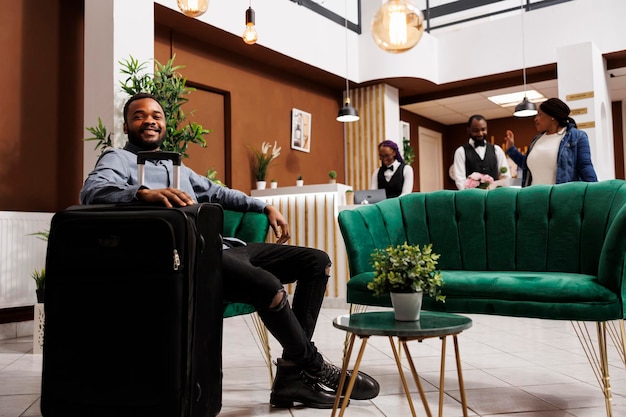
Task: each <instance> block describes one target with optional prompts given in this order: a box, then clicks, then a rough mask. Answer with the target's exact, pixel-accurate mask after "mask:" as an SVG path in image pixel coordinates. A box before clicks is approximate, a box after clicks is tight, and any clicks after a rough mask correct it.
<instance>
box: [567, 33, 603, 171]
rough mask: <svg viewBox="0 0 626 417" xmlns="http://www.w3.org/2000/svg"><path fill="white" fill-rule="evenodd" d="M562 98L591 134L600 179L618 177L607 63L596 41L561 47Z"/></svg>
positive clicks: (578, 122)
mask: <svg viewBox="0 0 626 417" xmlns="http://www.w3.org/2000/svg"><path fill="white" fill-rule="evenodd" d="M557 68H558V74H557V76H558V87H559V98H560V99H561V100H563V101H564V102H565V103H567V105H568V106H569V107H570V109H571V110H572V114H571V117H572V118H574V120H576V123H577V124H578V127H579V128H580V129H582V130H584V131H585V132H586V133H587V135H588V136H589V143H590V147H591V159H592V161H593V166H594V168H595V170H596V173H597V175H598V180H600V181H602V180H607V179H611V178H615V162H614V161H615V158H614V149H613V118H612V115H611V100H610V97H609V91H608V85H607V83H608V82H607V73H606V62H605V61H604V58H603V57H602V53H601V52H600V50H599V49H598V47H596V45H595V44H593V43H592V42H584V43H580V44H576V45H570V46H564V47H561V48H558V49H557Z"/></svg>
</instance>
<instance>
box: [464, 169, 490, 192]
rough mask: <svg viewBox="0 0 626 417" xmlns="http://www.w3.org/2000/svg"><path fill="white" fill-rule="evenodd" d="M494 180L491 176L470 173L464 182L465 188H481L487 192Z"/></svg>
mask: <svg viewBox="0 0 626 417" xmlns="http://www.w3.org/2000/svg"><path fill="white" fill-rule="evenodd" d="M493 182H494V179H493V177H492V176H491V175H487V174H481V173H480V172H472V173H471V174H470V176H469V177H467V180H465V188H482V189H483V190H488V189H489V187H490V186H491V184H493Z"/></svg>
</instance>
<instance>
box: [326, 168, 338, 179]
mask: <svg viewBox="0 0 626 417" xmlns="http://www.w3.org/2000/svg"><path fill="white" fill-rule="evenodd" d="M328 178H330V179H331V180H334V179H335V178H337V171H334V170H330V171H328Z"/></svg>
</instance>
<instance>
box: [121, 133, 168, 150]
mask: <svg viewBox="0 0 626 417" xmlns="http://www.w3.org/2000/svg"><path fill="white" fill-rule="evenodd" d="M144 130H146V129H144V128H141V129H139V132H138V133H135V132H134V131H129V132H128V141H129V142H130V143H132V144H133V145H135V146H138V147H140V148H141V149H142V150H144V151H153V150H155V149H158V148H160V147H161V145H162V144H163V142H164V141H165V134H162V132H159V140H157V141H156V142H146V141H144V140H143V139H142V137H141V134H142V133H143V132H144Z"/></svg>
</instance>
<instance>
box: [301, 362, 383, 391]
mask: <svg viewBox="0 0 626 417" xmlns="http://www.w3.org/2000/svg"><path fill="white" fill-rule="evenodd" d="M304 374H305V376H306V377H307V378H308V379H309V383H315V382H317V383H318V384H319V385H322V386H324V387H326V388H328V389H330V390H331V391H333V392H337V389H338V388H339V378H340V377H341V369H340V368H338V367H337V366H335V365H333V364H331V363H328V362H326V361H325V362H324V364H323V365H322V367H321V369H319V370H315V371H311V370H307V371H304ZM351 375H352V371H348V373H347V374H346V381H345V382H344V385H343V393H345V392H346V388H347V387H348V381H350V376H351ZM379 392H380V385H378V382H377V381H376V380H375V379H374V378H372V377H371V376H369V375H368V374H366V373H364V372H359V373H358V375H357V377H356V381H354V387H353V388H352V392H351V393H350V398H351V399H353V400H370V399H372V398H374V397H376V396H377V395H378V393H379Z"/></svg>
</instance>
